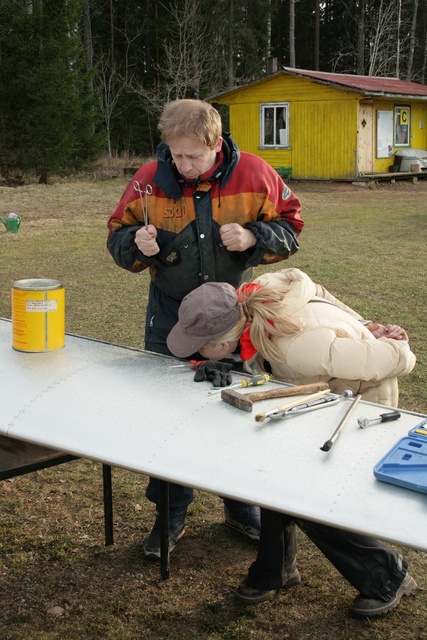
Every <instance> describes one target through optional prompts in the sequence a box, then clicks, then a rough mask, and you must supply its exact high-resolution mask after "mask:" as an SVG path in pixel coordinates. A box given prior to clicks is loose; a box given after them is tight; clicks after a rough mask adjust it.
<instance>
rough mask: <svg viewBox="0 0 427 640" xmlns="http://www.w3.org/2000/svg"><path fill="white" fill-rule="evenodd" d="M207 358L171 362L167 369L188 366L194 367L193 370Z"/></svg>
mask: <svg viewBox="0 0 427 640" xmlns="http://www.w3.org/2000/svg"><path fill="white" fill-rule="evenodd" d="M205 362H207V360H189V361H188V362H186V363H185V364H172V365H171V366H170V367H169V369H179V368H180V367H190V369H194V370H195V371H196V370H197V369H198V368H199V367H200V365H201V364H204V363H205Z"/></svg>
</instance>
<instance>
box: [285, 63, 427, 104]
mask: <svg viewBox="0 0 427 640" xmlns="http://www.w3.org/2000/svg"><path fill="white" fill-rule="evenodd" d="M283 70H284V71H285V72H286V73H290V74H293V75H302V76H305V77H307V78H312V79H313V80H320V81H321V82H326V83H327V84H333V85H338V86H340V87H345V88H348V89H357V90H359V91H362V92H363V93H369V94H381V95H384V94H391V95H395V94H398V95H407V96H419V97H427V85H425V84H418V83H416V82H407V81H406V80H399V79H398V78H383V77H377V76H356V75H351V74H347V73H328V72H325V71H308V70H306V69H295V68H293V67H292V68H290V67H284V69H283Z"/></svg>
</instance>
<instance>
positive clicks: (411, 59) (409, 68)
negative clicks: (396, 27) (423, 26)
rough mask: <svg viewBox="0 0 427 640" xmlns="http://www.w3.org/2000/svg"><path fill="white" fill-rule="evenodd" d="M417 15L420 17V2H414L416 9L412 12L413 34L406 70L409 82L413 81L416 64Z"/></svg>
mask: <svg viewBox="0 0 427 640" xmlns="http://www.w3.org/2000/svg"><path fill="white" fill-rule="evenodd" d="M417 15H418V0H414V7H413V10H412V24H411V34H410V38H409V54H408V65H407V68H406V79H407V80H411V78H412V65H413V63H414V50H415V38H416V30H417Z"/></svg>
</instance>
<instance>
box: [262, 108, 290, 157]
mask: <svg viewBox="0 0 427 640" xmlns="http://www.w3.org/2000/svg"><path fill="white" fill-rule="evenodd" d="M279 109H281V110H282V113H280V112H279ZM271 110H273V111H274V116H273V118H272V121H271V119H270V121H271V122H272V125H273V130H272V131H270V132H267V126H266V124H267V118H266V114H267V111H269V112H270V113H271ZM280 119H282V121H283V124H284V127H282V128H280V126H278V123H279V121H280ZM279 129H280V131H282V133H279ZM267 136H269V137H270V140H269V141H268V142H266V137H267ZM260 147H262V148H264V149H272V148H273V149H286V148H289V102H263V103H261V106H260Z"/></svg>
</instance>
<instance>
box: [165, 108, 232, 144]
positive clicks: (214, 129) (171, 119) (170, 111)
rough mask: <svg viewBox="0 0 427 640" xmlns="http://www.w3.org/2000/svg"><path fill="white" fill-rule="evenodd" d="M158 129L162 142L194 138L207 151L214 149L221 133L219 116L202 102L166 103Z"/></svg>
mask: <svg viewBox="0 0 427 640" xmlns="http://www.w3.org/2000/svg"><path fill="white" fill-rule="evenodd" d="M158 129H159V130H160V132H161V139H162V141H163V142H166V143H167V142H168V140H171V139H172V138H181V137H191V138H196V139H197V140H199V141H200V142H202V143H203V144H205V145H206V146H207V147H208V148H209V149H215V147H216V145H217V143H218V140H219V138H220V137H221V133H222V123H221V116H220V115H219V113H218V111H217V110H216V109H215V108H214V107H213V106H212V105H211V104H209V102H204V101H203V100H190V99H183V100H173V101H172V102H168V103H166V105H165V107H164V109H163V113H162V115H161V116H160V120H159V124H158Z"/></svg>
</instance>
